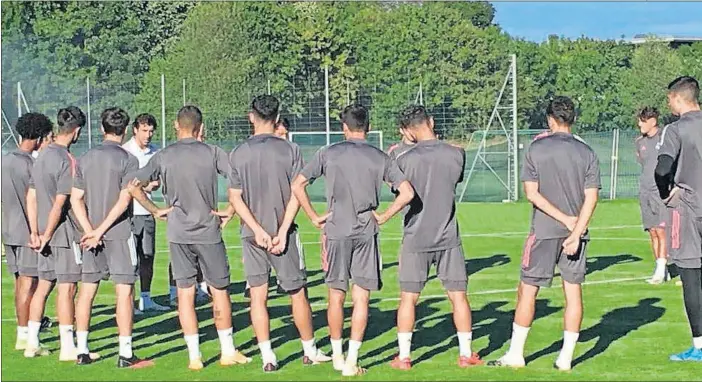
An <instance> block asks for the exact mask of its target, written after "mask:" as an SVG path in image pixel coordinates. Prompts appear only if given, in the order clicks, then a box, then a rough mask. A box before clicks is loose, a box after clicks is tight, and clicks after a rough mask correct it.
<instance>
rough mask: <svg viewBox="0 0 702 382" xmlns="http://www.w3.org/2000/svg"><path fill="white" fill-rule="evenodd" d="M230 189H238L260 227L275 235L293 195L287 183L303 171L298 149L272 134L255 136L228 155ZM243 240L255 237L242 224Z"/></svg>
mask: <svg viewBox="0 0 702 382" xmlns="http://www.w3.org/2000/svg"><path fill="white" fill-rule="evenodd" d="M229 164H230V166H231V171H230V175H229V185H230V188H235V189H241V190H242V198H243V199H244V202H245V203H246V205H247V206H248V207H249V209H250V210H251V213H252V214H253V215H254V217H255V218H256V221H258V223H259V224H261V226H262V227H263V228H264V230H266V232H269V233H271V234H275V233H277V232H278V228H279V226H280V223H282V221H283V217H284V216H285V207H286V206H287V204H288V202H289V201H290V196H291V195H292V192H291V188H290V184H291V183H292V180H293V178H294V177H295V176H296V175H297V174H298V173H299V172H300V171H301V170H302V155H301V153H300V148H299V147H298V146H297V145H295V144H292V143H290V142H288V141H286V140H284V139H282V138H278V137H276V136H275V135H273V134H260V135H254V136H252V137H250V138H248V139H247V140H246V141H244V142H243V143H242V144H241V145H239V146H238V147H236V148H235V149H234V150H232V152H231V154H230V155H229ZM241 232H242V236H243V237H252V236H254V234H253V232H252V231H251V229H250V228H249V227H248V226H246V225H245V224H242V226H241Z"/></svg>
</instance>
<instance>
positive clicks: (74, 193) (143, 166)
mask: <svg viewBox="0 0 702 382" xmlns="http://www.w3.org/2000/svg"><path fill="white" fill-rule="evenodd" d="M698 97H699V85H698V84H697V82H696V81H695V80H694V79H692V78H690V77H681V78H679V79H677V80H675V81H674V82H673V83H671V85H670V87H669V92H668V98H669V101H670V102H669V103H670V106H671V110H672V111H673V112H674V113H676V114H678V115H680V119H679V120H678V121H677V122H675V123H673V124H671V125H669V126H668V127H667V128H666V129H665V132H664V133H661V138H660V139H659V143H658V144H657V145H656V146H655V148H656V149H657V150H658V155H657V156H656V157H655V158H656V165H655V166H653V167H654V168H655V171H654V173H653V174H651V176H652V177H653V178H654V183H655V185H656V190H657V191H658V192H659V197H660V198H661V201H662V203H664V204H665V205H666V206H667V208H671V209H672V210H673V213H672V216H673V219H672V224H671V225H672V227H673V230H674V233H673V235H672V249H671V254H670V261H671V262H672V263H674V264H676V265H677V266H678V268H679V269H680V274H681V279H682V282H683V290H684V297H685V306H686V310H687V313H688V318H689V320H690V325H691V328H692V334H693V347H692V348H691V349H690V350H688V351H686V352H683V353H680V354H677V355H674V356H672V357H671V359H672V360H698V361H699V360H702V357H701V356H700V355H701V354H702V274H701V272H702V265H701V264H700V259H701V258H702V244H700V243H701V237H702V172H700V171H699V165H700V163H702V112H700V111H699V105H698V102H697V99H698ZM546 115H547V122H548V126H549V132H547V133H545V134H542V135H540V136H539V137H537V138H536V139H535V140H534V141H533V142H532V143H531V145H530V146H529V148H528V149H527V151H526V153H525V157H524V158H525V159H524V165H523V169H522V176H521V177H522V181H523V182H524V191H525V195H526V198H527V199H528V200H529V202H530V203H531V204H533V206H534V208H533V215H532V222H531V228H530V232H531V233H530V235H529V237H528V238H527V241H526V244H525V247H524V253H523V257H522V264H521V277H520V278H521V281H520V283H519V287H518V297H517V307H516V312H515V319H514V324H513V332H512V340H511V343H510V346H509V350H508V352H507V353H506V354H505V355H504V356H503V357H501V358H499V359H497V360H494V361H490V362H488V365H493V366H510V367H522V366H524V365H525V361H524V345H525V342H526V339H527V334H528V332H529V329H530V326H531V323H532V320H533V318H534V310H535V303H536V297H537V294H538V292H539V288H540V287H543V286H549V285H550V284H551V282H552V279H553V277H554V270H555V268H556V267H558V268H559V270H560V274H561V278H562V283H563V290H564V295H565V300H566V308H565V313H564V315H565V317H564V326H565V327H564V339H563V347H562V349H561V352H560V354H559V356H558V358H557V359H556V361H555V364H554V365H555V367H556V368H557V369H559V370H570V369H571V367H572V360H573V354H574V350H575V346H576V343H577V340H578V335H579V332H580V325H581V321H582V315H583V304H582V295H581V284H582V283H583V281H584V280H585V274H586V248H587V243H588V241H589V235H588V231H587V227H588V224H589V221H590V218H591V216H592V214H593V212H594V210H595V206H596V204H597V198H598V192H599V189H600V174H599V162H598V158H597V156H596V154H595V152H594V151H593V150H592V149H591V148H590V147H589V146H588V145H587V144H586V143H585V142H583V141H582V140H581V139H580V138H578V137H577V136H575V135H573V134H572V132H571V127H572V125H573V124H574V123H575V117H576V108H575V105H574V103H573V102H572V101H571V100H570V99H569V98H567V97H555V98H554V99H553V100H552V101H551V102H550V104H549V105H548V108H547V110H546ZM142 117H143V116H140V117H138V118H137V121H136V122H135V123H134V131H135V134H136V133H137V131H138V130H139V129H140V126H141V125H143V124H144V123H146V124H149V123H151V124H152V125H153V126H152V128H151V133H150V134H153V127H155V120H153V121H151V120H149V119H148V118H146V117H143V118H142ZM248 117H249V121H250V122H251V124H252V125H253V135H252V136H251V137H249V138H248V139H246V140H245V141H243V142H242V143H241V144H239V145H238V146H237V147H236V148H235V149H234V150H232V152H231V153H229V154H227V153H225V152H224V151H223V150H222V149H221V148H219V147H217V146H215V145H211V144H208V143H205V142H204V124H203V117H202V113H201V112H200V110H199V109H198V108H197V107H195V106H184V107H183V108H182V109H181V110H180V111H179V112H178V115H177V118H176V121H175V123H174V125H175V130H176V134H177V138H178V140H177V142H176V143H173V144H171V145H169V146H167V147H165V148H163V149H161V150H160V151H154V152H150V153H149V156H148V158H147V159H145V160H141V163H140V159H144V158H138V157H137V156H135V155H132V154H130V151H132V152H134V151H136V150H135V149H134V148H132V149H131V150H130V149H129V147H128V145H129V144H130V143H128V144H127V145H125V146H122V142H123V141H124V138H125V135H126V131H127V128H128V126H129V125H130V118H129V116H128V115H127V113H126V112H125V111H124V110H122V109H120V108H110V109H107V110H105V111H104V112H103V113H102V115H101V129H102V132H103V134H104V140H103V143H102V144H101V145H99V146H97V147H94V148H92V149H90V150H89V151H88V152H87V153H85V154H84V155H82V156H81V157H80V158H78V159H75V158H73V156H72V155H71V154H70V151H69V148H70V146H71V145H72V144H73V143H75V142H76V141H77V139H78V136H79V134H80V130H81V127H82V126H83V125H84V123H85V116H84V115H83V113H82V112H81V111H80V110H79V109H78V108H75V107H69V108H66V109H62V110H60V111H59V114H58V118H57V121H58V123H57V125H58V126H57V129H56V133H55V135H53V136H52V135H51V131H52V128H53V125H52V123H51V121H50V120H49V119H48V118H47V117H46V116H44V115H41V114H37V113H28V114H25V115H23V116H21V117H20V119H19V121H18V123H17V130H18V132H19V133H20V135H21V136H22V142H21V143H20V147H19V148H18V150H17V151H15V152H12V153H9V154H7V155H6V156H4V157H3V161H2V169H3V173H2V178H3V179H2V213H3V227H2V234H3V242H4V244H5V251H6V253H7V258H8V266H9V267H10V271H11V272H12V273H14V274H15V276H16V288H15V296H16V299H15V303H16V308H17V320H18V340H17V348H18V349H21V350H24V355H25V356H26V357H36V356H43V355H47V354H48V351H47V350H46V349H45V348H44V347H43V346H42V345H41V344H40V342H39V331H40V328H41V320H42V317H43V315H44V307H45V303H46V299H47V297H48V295H49V294H50V293H51V291H52V290H53V288H54V285H56V284H58V288H57V289H58V299H57V312H58V320H59V333H60V345H61V350H60V356H59V359H60V360H62V361H74V362H76V363H77V364H79V365H87V364H90V363H92V362H93V361H94V360H95V359H96V358H98V357H99V355H98V354H96V353H91V352H90V351H89V346H88V334H89V329H90V318H91V310H92V305H93V300H94V298H95V296H96V294H97V291H98V287H99V284H100V281H102V280H105V279H108V278H109V279H112V280H113V282H114V284H115V294H116V300H117V304H116V305H117V307H116V321H117V327H118V332H119V357H118V362H117V366H118V367H131V368H141V367H148V366H152V365H153V364H154V363H153V361H151V360H144V359H141V358H139V357H137V356H136V355H135V354H134V352H133V351H132V324H133V315H134V312H135V311H140V310H135V307H134V301H133V300H134V296H133V295H134V284H135V282H136V280H137V278H138V277H139V276H141V278H142V284H144V279H145V278H146V279H147V280H148V281H150V276H149V275H146V277H145V275H144V274H143V273H142V274H141V275H140V273H139V269H138V268H139V267H140V266H141V267H143V264H144V263H143V262H144V261H146V262H147V267H148V264H150V265H151V272H152V269H153V258H150V259H148V260H144V259H143V257H144V255H151V256H152V255H153V252H154V249H153V244H149V241H152V240H153V238H152V237H151V238H149V237H147V238H146V240H145V238H144V236H145V235H146V236H149V235H148V234H146V232H147V231H146V228H145V226H147V225H151V224H153V220H149V219H146V218H143V216H144V215H145V214H146V213H148V214H151V215H153V216H154V217H155V218H160V219H164V220H167V234H166V236H167V240H168V244H169V252H170V264H171V270H172V279H173V281H174V283H175V287H176V288H175V290H177V306H178V319H179V321H180V325H181V328H182V331H183V336H184V339H185V343H186V345H187V349H188V356H189V358H188V359H189V362H188V367H189V368H190V369H192V370H199V369H202V368H203V367H204V366H203V363H202V355H201V353H200V347H199V334H198V321H197V315H196V312H195V301H196V295H197V294H198V293H199V291H200V290H201V288H200V285H201V283H204V284H205V285H206V286H207V289H208V293H209V294H210V296H211V299H212V310H213V316H214V326H215V327H216V330H217V333H218V337H219V341H220V345H221V356H220V364H221V365H224V366H230V365H235V364H244V363H248V362H251V358H248V357H246V356H244V355H243V354H242V353H241V352H239V351H238V350H237V349H236V347H235V344H234V340H233V329H232V310H231V300H230V296H229V291H228V287H229V285H230V272H229V262H228V257H227V252H226V247H225V245H224V242H223V240H222V229H223V228H224V226H225V225H226V224H227V223H228V222H229V221H230V220H231V219H232V218H233V217H234V216H235V215H238V216H239V218H240V219H241V242H242V260H243V266H244V271H245V274H246V282H247V287H248V293H249V295H250V299H251V322H252V326H253V330H254V333H255V335H256V338H257V342H258V347H259V349H260V352H261V358H262V367H263V370H264V371H266V372H271V371H275V370H277V368H278V362H277V358H276V355H275V352H274V350H273V349H272V345H271V342H270V338H269V336H270V328H269V317H268V309H267V298H268V280H269V277H270V273H271V270H272V269H273V270H275V274H276V277H277V282H278V288H279V290H282V291H284V292H285V293H286V294H288V295H289V296H290V301H291V309H292V316H293V321H294V323H295V326H296V327H297V329H298V332H299V335H300V340H301V345H302V348H303V358H302V362H303V364H305V365H315V364H319V363H323V362H329V361H331V362H332V364H333V367H334V369H336V370H338V371H340V372H341V373H342V375H344V376H356V375H360V374H364V373H365V372H366V370H365V369H363V368H362V367H360V366H359V363H358V359H359V351H360V348H361V345H362V342H363V338H364V333H365V329H366V326H367V324H368V317H369V315H368V309H369V301H370V294H371V292H372V291H377V290H380V289H381V287H382V280H381V271H382V263H383V262H382V258H381V256H380V252H379V248H378V234H379V231H380V229H379V227H380V226H381V225H383V224H384V223H385V222H387V221H388V220H389V219H391V218H392V217H393V216H394V215H396V214H397V213H399V212H401V211H402V212H403V215H404V235H403V241H402V246H401V250H400V254H399V260H400V261H399V282H400V289H401V296H400V305H399V308H398V314H397V331H398V333H397V339H398V346H399V354H398V355H397V357H396V358H395V359H394V360H393V361H392V362H391V364H390V365H391V367H393V368H395V369H400V370H408V369H411V367H412V362H411V347H412V332H413V330H414V324H415V306H416V304H417V302H418V299H419V297H420V294H421V291H422V289H423V288H424V286H425V283H426V282H427V280H428V274H429V270H430V268H431V267H432V265H435V266H436V272H437V276H438V278H439V279H440V280H441V282H442V284H443V286H444V288H445V289H446V292H447V296H448V299H449V301H450V303H451V307H452V311H453V319H454V324H455V326H456V332H457V338H458V345H459V349H458V350H459V352H458V357H457V365H458V366H459V367H462V368H465V367H471V366H476V365H482V364H483V363H484V361H483V360H481V359H480V357H479V356H478V354H477V353H476V352H474V351H473V349H472V346H471V342H472V322H471V309H470V305H469V302H468V298H467V293H466V292H467V282H468V277H467V273H466V268H465V256H464V253H463V249H462V243H461V236H460V232H459V227H458V223H457V221H456V215H455V214H456V206H455V189H456V186H457V185H458V184H459V183H460V182H461V181H463V174H464V170H465V152H464V150H463V149H462V148H460V147H456V146H454V145H452V144H449V143H447V142H444V141H441V140H438V139H437V138H436V135H435V133H434V120H433V118H432V117H431V115H429V113H428V112H427V110H426V109H425V108H424V107H423V106H410V107H407V108H406V109H405V110H403V111H402V112H401V113H400V115H399V126H400V131H401V133H402V136H403V141H402V142H401V143H400V144H398V145H396V146H394V147H393V148H392V149H391V150H390V153H389V155H388V154H386V153H384V152H383V151H381V150H380V149H378V148H376V147H374V146H372V145H370V144H369V143H368V142H367V141H366V135H367V133H368V131H369V129H370V122H369V113H368V110H367V109H366V108H365V107H363V106H360V105H350V106H348V107H346V108H345V109H344V110H343V112H342V113H341V114H340V119H341V123H342V126H343V132H344V136H345V140H344V141H342V142H339V143H335V144H332V145H328V146H325V147H323V148H321V149H320V150H319V151H318V152H317V153H316V154H315V155H314V156H313V157H312V159H311V160H310V161H309V162H308V163H306V164H305V163H303V159H302V154H301V152H300V148H299V147H298V146H297V145H295V144H294V143H291V142H289V141H287V140H286V139H284V138H281V137H279V136H277V135H276V129H277V126H278V125H279V122H280V121H279V118H280V113H279V102H278V100H277V99H276V98H275V97H273V96H269V95H264V96H258V97H256V98H255V99H254V100H253V102H252V103H251V111H250V112H249V114H248ZM152 119H153V118H152ZM150 121H151V122H150ZM147 130H148V129H147ZM644 134H645V132H644ZM149 137H150V135H149ZM141 143H142V144H139V145H138V146H139V147H138V149H139V150H141V151H142V153H146V151H145V150H147V149H148V150H150V149H149V148H148V147H145V146H144V144H143V143H144V142H141ZM146 143H148V140H146ZM646 147H647V150H648V146H646ZM36 150H40V153H39V155H38V157H37V158H36V159H33V158H32V155H31V154H32V152H33V151H36ZM137 154H139V152H137ZM649 154H650V153H649ZM219 176H222V177H225V178H226V179H227V181H228V201H229V203H228V205H227V207H226V208H225V209H223V210H220V209H219V208H218V200H217V195H218V192H217V184H218V182H217V181H218V177H219ZM321 177H323V178H324V179H325V186H326V198H327V209H326V212H324V213H318V212H317V211H316V210H315V208H314V207H313V205H312V203H311V202H310V198H309V196H308V194H307V191H306V188H307V186H308V185H309V184H310V183H312V182H314V181H315V180H316V179H318V178H321ZM384 183H386V184H387V185H388V186H389V187H390V188H391V190H392V191H393V193H394V194H395V195H396V197H395V199H394V200H393V202H392V203H391V204H390V205H389V206H388V207H387V209H386V210H385V211H383V212H379V211H378V208H379V200H380V191H381V188H382V187H383V184H384ZM159 186H160V187H162V190H163V195H164V199H165V202H166V205H167V206H166V207H165V208H160V207H158V206H157V205H155V204H154V203H153V202H152V201H151V199H150V197H149V195H148V192H149V191H151V190H153V189H154V188H155V187H159ZM645 186H646V187H648V188H650V189H651V191H652V192H653V187H651V184H650V182H648V183H646V185H645ZM642 187H644V185H642ZM132 204H134V205H135V206H136V205H137V204H138V205H139V206H141V207H143V211H142V213H141V214H136V215H141V216H142V218H137V217H135V212H136V211H133V210H132ZM134 208H136V207H134ZM299 209H302V210H303V211H304V213H305V214H306V215H307V216H308V218H309V219H310V221H311V222H312V224H313V225H314V226H315V227H317V228H319V229H320V230H322V232H323V237H324V239H323V245H322V246H323V255H322V268H323V271H324V280H325V283H326V284H327V286H328V309H327V321H328V326H329V337H330V342H331V347H332V355H331V356H327V355H325V354H324V353H322V352H321V351H320V350H319V349H317V347H316V345H315V338H314V328H313V326H312V311H311V308H310V303H309V301H308V298H307V290H306V283H307V277H306V269H305V262H304V254H303V251H302V247H301V245H300V241H299V236H298V233H297V225H296V224H295V217H296V215H297V213H298V211H299ZM676 227H677V230H676ZM647 228H651V227H647ZM135 234H136V235H135ZM151 236H153V235H151ZM145 244H146V248H145ZM149 252H150V253H149ZM147 257H148V256H147ZM149 261H150V263H149ZM655 276H656V275H654V277H655ZM78 282H80V283H81V287H80V290H79V291H78V298H77V301H76V302H75V303H74V299H75V295H76V290H77V287H76V286H77V283H78ZM350 283H351V285H350ZM349 288H350V294H351V299H352V300H353V313H352V317H351V332H350V333H351V334H350V339H349V341H348V350H347V354H346V356H344V351H343V339H342V333H343V323H344V311H343V306H344V301H345V299H346V295H347V293H349ZM146 292H148V288H147V290H146ZM139 307H140V308H141V310H145V309H149V308H150V309H158V310H162V309H165V308H162V307H160V306H158V305H157V304H155V303H154V302H153V301H151V299H150V294H148V293H145V290H144V287H143V285H142V299H141V300H140V306H139ZM74 322H75V325H76V330H75V339H74V330H73V325H74ZM75 340H77V345H76V342H75Z"/></svg>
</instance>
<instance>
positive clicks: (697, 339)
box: [692, 337, 702, 349]
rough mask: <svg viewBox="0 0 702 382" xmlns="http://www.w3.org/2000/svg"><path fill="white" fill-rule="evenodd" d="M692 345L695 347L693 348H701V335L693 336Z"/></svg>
mask: <svg viewBox="0 0 702 382" xmlns="http://www.w3.org/2000/svg"><path fill="white" fill-rule="evenodd" d="M692 346H694V347H695V349H702V337H695V338H693V339H692Z"/></svg>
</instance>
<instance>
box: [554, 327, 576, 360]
mask: <svg viewBox="0 0 702 382" xmlns="http://www.w3.org/2000/svg"><path fill="white" fill-rule="evenodd" d="M578 336H580V333H575V332H568V331H565V332H563V349H561V354H559V355H558V361H560V362H559V363H560V364H566V365H570V363H571V362H572V361H573V353H574V352H575V344H576V343H577V342H578Z"/></svg>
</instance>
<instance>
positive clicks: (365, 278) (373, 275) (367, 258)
mask: <svg viewBox="0 0 702 382" xmlns="http://www.w3.org/2000/svg"><path fill="white" fill-rule="evenodd" d="M322 245H323V247H322V267H323V269H324V272H325V277H324V281H325V282H326V284H327V286H329V288H332V289H339V290H343V291H347V290H348V288H349V281H353V283H354V284H356V285H358V286H359V287H361V288H363V289H366V290H369V291H376V290H380V288H381V287H382V281H381V278H380V271H381V270H382V266H383V261H382V259H381V258H380V253H379V252H378V235H373V236H369V237H362V238H345V239H330V238H325V239H324V240H323V244H322Z"/></svg>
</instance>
